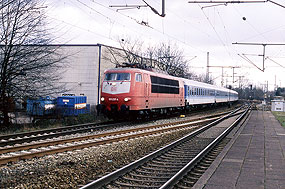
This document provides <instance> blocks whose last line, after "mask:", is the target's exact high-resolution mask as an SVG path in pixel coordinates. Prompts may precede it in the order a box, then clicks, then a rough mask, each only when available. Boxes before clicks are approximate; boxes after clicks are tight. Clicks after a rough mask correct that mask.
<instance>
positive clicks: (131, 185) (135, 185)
mask: <svg viewBox="0 0 285 189" xmlns="http://www.w3.org/2000/svg"><path fill="white" fill-rule="evenodd" d="M114 185H115V186H117V187H118V188H121V187H128V188H158V187H159V186H156V185H138V184H131V183H123V182H119V181H114Z"/></svg>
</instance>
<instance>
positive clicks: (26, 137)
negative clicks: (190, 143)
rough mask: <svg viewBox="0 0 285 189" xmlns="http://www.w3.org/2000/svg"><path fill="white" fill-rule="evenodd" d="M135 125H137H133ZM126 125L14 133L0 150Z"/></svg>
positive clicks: (3, 139)
mask: <svg viewBox="0 0 285 189" xmlns="http://www.w3.org/2000/svg"><path fill="white" fill-rule="evenodd" d="M227 113H229V112H223V113H218V114H213V115H208V116H204V117H201V118H197V119H192V121H195V120H199V119H204V118H205V117H208V118H211V117H215V116H222V115H225V114H227ZM135 124H137V123H135ZM123 125H124V126H126V125H130V126H131V125H134V123H133V122H122V123H113V122H106V123H97V124H94V123H87V124H79V125H72V126H66V127H59V128H52V129H43V130H38V131H32V132H23V133H16V134H9V135H0V148H1V147H4V146H13V145H16V144H22V143H29V142H33V141H40V140H45V139H52V138H56V137H60V136H66V135H73V134H78V133H87V132H93V131H97V130H99V131H100V130H103V129H110V128H114V127H120V126H123Z"/></svg>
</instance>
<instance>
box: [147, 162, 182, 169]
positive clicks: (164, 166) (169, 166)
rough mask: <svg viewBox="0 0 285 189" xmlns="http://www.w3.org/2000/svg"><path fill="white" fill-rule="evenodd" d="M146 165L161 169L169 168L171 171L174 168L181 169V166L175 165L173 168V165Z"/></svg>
mask: <svg viewBox="0 0 285 189" xmlns="http://www.w3.org/2000/svg"><path fill="white" fill-rule="evenodd" d="M147 165H148V166H150V167H163V168H170V169H172V168H174V167H183V165H182V164H181V165H179V166H177V165H176V166H174V165H162V164H155V163H148V164H147Z"/></svg>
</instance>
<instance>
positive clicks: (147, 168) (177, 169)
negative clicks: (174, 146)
mask: <svg viewBox="0 0 285 189" xmlns="http://www.w3.org/2000/svg"><path fill="white" fill-rule="evenodd" d="M141 168H143V169H146V170H151V171H166V172H175V171H176V172H177V171H179V170H180V168H174V167H173V168H171V169H167V168H166V169H164V168H154V167H146V166H141Z"/></svg>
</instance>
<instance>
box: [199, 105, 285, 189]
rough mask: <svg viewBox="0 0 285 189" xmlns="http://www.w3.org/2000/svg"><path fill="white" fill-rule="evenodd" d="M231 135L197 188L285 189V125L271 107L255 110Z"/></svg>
mask: <svg viewBox="0 0 285 189" xmlns="http://www.w3.org/2000/svg"><path fill="white" fill-rule="evenodd" d="M230 137H231V138H232V139H231V140H230V142H229V143H228V144H227V146H226V148H225V149H224V150H223V151H222V152H221V153H220V154H219V156H218V157H217V158H216V159H215V161H214V162H213V163H212V164H211V166H210V167H209V168H208V169H207V171H206V172H205V173H204V174H203V176H202V177H201V178H200V179H199V180H198V181H197V182H196V184H195V185H194V188H205V189H213V188H215V189H217V188H219V189H223V188H227V189H228V188H250V189H251V188H254V189H255V188H266V189H271V188H272V189H273V188H274V189H277V188H282V189H285V128H284V127H282V126H281V125H280V123H279V122H278V121H277V120H276V119H275V117H274V116H273V115H272V113H271V112H270V111H257V110H253V111H252V112H251V114H250V115H249V119H247V121H246V122H245V123H244V124H242V125H241V126H240V127H239V128H237V129H236V130H235V131H234V130H233V131H232V133H231V136H230Z"/></svg>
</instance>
